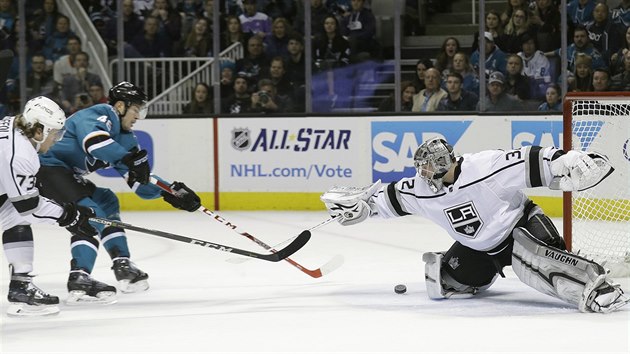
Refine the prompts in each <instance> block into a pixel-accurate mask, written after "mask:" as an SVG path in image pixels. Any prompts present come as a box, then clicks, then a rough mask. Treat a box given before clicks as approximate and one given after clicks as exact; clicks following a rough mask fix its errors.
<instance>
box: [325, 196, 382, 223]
mask: <svg viewBox="0 0 630 354" xmlns="http://www.w3.org/2000/svg"><path fill="white" fill-rule="evenodd" d="M325 205H326V209H328V213H329V214H330V216H332V217H338V220H339V223H340V224H341V225H343V226H349V225H354V224H358V223H360V222H362V221H364V220H365V219H367V218H368V217H369V216H370V214H371V211H370V210H371V209H370V206H369V205H368V203H367V202H366V201H364V200H359V201H358V202H356V203H355V204H353V205H341V204H334V203H325Z"/></svg>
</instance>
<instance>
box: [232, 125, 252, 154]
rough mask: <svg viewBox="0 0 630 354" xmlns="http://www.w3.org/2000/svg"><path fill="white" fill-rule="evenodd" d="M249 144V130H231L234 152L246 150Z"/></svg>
mask: <svg viewBox="0 0 630 354" xmlns="http://www.w3.org/2000/svg"><path fill="white" fill-rule="evenodd" d="M250 144H251V142H250V140H249V129H247V128H235V129H234V130H232V147H233V148H235V149H236V150H246V149H247V148H248V147H249V145H250Z"/></svg>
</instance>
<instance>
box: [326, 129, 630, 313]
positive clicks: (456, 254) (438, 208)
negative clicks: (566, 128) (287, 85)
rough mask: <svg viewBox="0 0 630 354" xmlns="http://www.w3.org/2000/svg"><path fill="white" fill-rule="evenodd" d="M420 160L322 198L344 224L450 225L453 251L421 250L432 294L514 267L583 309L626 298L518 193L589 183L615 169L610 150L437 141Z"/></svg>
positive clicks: (484, 283)
mask: <svg viewBox="0 0 630 354" xmlns="http://www.w3.org/2000/svg"><path fill="white" fill-rule="evenodd" d="M414 165H415V167H416V170H417V174H416V176H414V177H409V178H403V179H401V180H400V181H398V182H395V183H391V184H389V185H387V186H384V187H380V181H379V182H377V183H374V184H373V185H371V186H368V187H366V188H352V187H333V188H332V189H331V190H329V191H327V192H326V193H324V194H323V195H322V196H321V199H322V201H323V202H324V203H325V204H326V207H327V208H328V210H329V212H330V213H331V215H333V216H338V220H339V222H340V223H341V224H342V225H352V224H356V223H358V222H361V221H363V220H365V219H366V218H367V217H370V216H373V217H375V216H378V217H382V218H392V217H400V216H405V215H410V214H414V215H420V216H423V217H426V218H428V219H430V220H432V221H433V222H435V223H437V224H438V225H440V226H441V227H442V228H443V229H444V230H445V231H446V232H448V234H449V235H450V236H451V237H452V238H453V239H455V241H456V242H455V243H454V244H453V246H451V248H450V249H449V250H447V251H445V252H428V253H425V254H424V255H423V260H424V261H425V262H426V264H425V279H426V286H427V292H428V295H429V297H431V298H433V299H440V298H448V297H450V296H452V295H455V294H476V293H477V292H479V291H482V290H485V289H487V288H488V287H489V286H490V285H492V283H493V282H494V281H495V280H496V278H497V277H498V275H501V276H503V272H502V269H503V267H505V266H509V265H511V266H512V268H513V269H514V272H515V273H516V275H517V276H518V278H519V279H520V280H521V281H523V282H524V283H526V284H527V285H529V286H531V287H533V288H534V289H536V290H538V291H541V292H543V293H545V294H548V295H551V296H554V297H557V298H559V299H562V300H565V301H567V302H569V303H571V304H574V305H577V306H578V308H579V310H580V311H582V312H603V313H605V312H611V311H614V310H616V309H618V308H620V307H621V306H623V305H625V304H626V303H628V302H629V301H630V299H629V298H628V297H627V296H626V295H625V294H624V293H623V291H622V290H621V288H620V286H619V285H618V284H615V283H613V282H612V281H611V280H610V279H609V278H608V277H607V272H606V270H605V269H604V268H603V267H602V266H600V265H599V264H597V263H595V262H593V261H590V260H587V259H585V258H582V257H579V256H577V255H574V254H572V253H570V252H567V251H566V248H565V244H564V240H563V238H562V237H561V236H560V234H559V233H558V231H557V230H556V228H555V226H554V225H553V222H552V221H551V220H550V219H549V218H548V217H547V216H545V215H544V214H543V212H542V210H541V209H540V208H539V207H538V206H536V205H535V204H534V203H533V202H532V201H531V200H530V199H529V198H527V196H526V195H525V194H524V193H523V191H522V190H523V189H525V188H530V187H549V188H551V189H559V190H564V191H572V190H584V189H588V188H591V187H593V186H595V185H597V184H598V183H600V182H601V181H602V180H603V179H604V178H606V177H607V176H608V175H609V174H610V173H612V172H613V170H614V169H613V168H612V166H610V163H609V162H608V160H607V158H606V157H605V156H602V155H599V154H597V153H585V152H579V151H569V152H567V153H565V152H564V151H562V150H559V149H556V148H553V147H539V146H528V147H523V148H520V149H516V150H511V151H503V150H488V151H482V152H479V153H474V154H464V155H462V156H457V157H456V156H455V155H454V153H453V148H452V146H450V145H449V144H448V143H447V142H446V141H445V140H443V139H437V138H436V139H431V140H428V141H426V142H424V143H423V144H422V145H420V147H418V149H417V151H416V153H415V155H414Z"/></svg>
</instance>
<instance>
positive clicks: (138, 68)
mask: <svg viewBox="0 0 630 354" xmlns="http://www.w3.org/2000/svg"><path fill="white" fill-rule="evenodd" d="M219 57H220V58H221V59H220V60H221V62H223V61H232V62H236V60H238V59H241V58H242V57H243V46H242V45H241V44H240V43H235V44H233V45H231V46H230V47H228V48H227V49H225V50H224V51H223V52H221V53H220V54H219ZM214 63H215V58H207V57H206V58H125V61H124V63H123V70H124V73H125V75H124V77H125V78H126V80H128V81H130V82H133V83H142V86H143V88H144V90H145V92H146V93H147V95H149V98H150V101H149V104H148V106H149V112H148V113H149V115H174V114H182V108H183V106H184V105H185V104H186V103H188V102H190V100H191V98H192V97H193V89H194V87H195V85H196V84H197V83H199V82H204V83H206V84H208V85H209V86H213V85H219V78H215V77H214V76H213V74H212V66H213V64H214ZM117 65H118V60H117V59H114V60H112V61H111V62H110V70H111V72H116V71H115V66H117ZM210 94H212V93H211V92H210Z"/></svg>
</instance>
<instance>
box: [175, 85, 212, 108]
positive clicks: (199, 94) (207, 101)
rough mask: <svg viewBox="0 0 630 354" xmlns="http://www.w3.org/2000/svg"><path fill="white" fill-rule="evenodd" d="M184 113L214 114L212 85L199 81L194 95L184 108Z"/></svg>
mask: <svg viewBox="0 0 630 354" xmlns="http://www.w3.org/2000/svg"><path fill="white" fill-rule="evenodd" d="M183 112H184V114H212V113H213V112H214V102H213V100H212V96H211V92H210V86H208V85H206V84H204V83H203V82H198V83H197V85H195V88H194V89H193V95H192V98H191V99H190V102H188V103H187V104H186V105H185V106H184V109H183Z"/></svg>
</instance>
